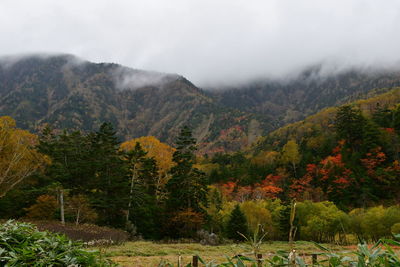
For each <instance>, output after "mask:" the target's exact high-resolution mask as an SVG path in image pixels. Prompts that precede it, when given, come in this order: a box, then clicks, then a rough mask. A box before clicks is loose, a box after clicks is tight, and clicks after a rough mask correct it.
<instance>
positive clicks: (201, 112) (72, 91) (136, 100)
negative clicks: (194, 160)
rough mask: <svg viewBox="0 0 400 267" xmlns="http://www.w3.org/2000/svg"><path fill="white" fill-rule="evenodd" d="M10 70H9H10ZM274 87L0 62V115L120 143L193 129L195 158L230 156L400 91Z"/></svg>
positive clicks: (65, 62)
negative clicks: (107, 130)
mask: <svg viewBox="0 0 400 267" xmlns="http://www.w3.org/2000/svg"><path fill="white" fill-rule="evenodd" d="M11 63H12V64H11ZM302 75H303V77H302V76H299V78H294V79H292V80H289V81H286V82H284V83H280V82H277V81H261V82H257V83H254V82H253V83H249V84H247V85H246V86H242V87H240V88H235V89H228V90H224V91H220V90H215V91H206V90H203V89H201V88H199V87H197V86H195V85H194V84H193V83H191V82H190V81H189V80H187V79H186V78H184V77H183V76H180V75H177V74H166V73H159V72H148V71H143V70H136V69H131V68H127V67H124V66H121V65H118V64H115V63H92V62H89V61H85V60H81V59H79V58H76V57H75V56H73V55H58V56H54V55H52V56H28V57H21V58H18V60H14V62H12V61H11V60H10V58H9V59H8V62H7V61H5V60H4V59H3V61H2V60H0V115H10V116H12V117H14V118H15V119H16V121H17V123H18V125H19V126H20V127H22V128H25V129H29V130H32V131H36V132H37V131H38V130H39V129H40V127H41V126H42V125H43V124H46V123H48V124H51V125H53V127H55V128H67V129H80V130H83V131H92V130H96V129H97V128H98V127H99V126H100V124H101V123H102V122H104V121H108V122H111V123H113V124H114V125H115V127H116V129H117V131H118V134H119V136H120V138H121V139H123V140H127V139H130V138H135V137H140V136H145V135H154V136H155V137H157V138H159V139H160V140H161V141H164V142H167V143H169V144H172V143H173V140H174V137H175V136H176V134H177V133H178V129H179V127H181V126H183V125H185V124H187V125H189V126H191V127H192V128H193V132H194V135H195V137H196V138H197V139H198V141H199V144H200V148H201V149H200V152H201V153H206V152H207V153H214V152H219V151H220V152H229V151H236V150H239V149H241V148H243V147H247V146H249V145H251V143H253V142H254V141H256V140H257V139H258V138H259V137H260V136H263V135H266V134H267V133H269V132H271V131H272V130H275V129H277V128H279V127H281V126H284V125H285V124H287V123H291V122H294V121H298V120H301V119H303V118H305V117H306V116H308V115H311V114H314V113H316V112H317V111H319V110H321V109H323V108H326V107H329V106H334V105H338V104H342V103H343V102H346V101H349V100H351V99H353V98H355V99H357V98H358V97H360V96H361V95H362V94H365V93H367V92H369V91H370V90H372V89H374V88H383V87H385V88H389V89H390V88H391V87H395V86H400V72H396V71H393V72H384V73H374V74H369V73H362V72H357V71H350V72H344V73H343V74H340V75H335V76H328V77H327V78H324V79H323V80H316V79H315V80H312V79H310V77H312V76H313V75H314V76H316V74H315V73H312V72H310V73H307V72H306V71H305V72H303V74H302Z"/></svg>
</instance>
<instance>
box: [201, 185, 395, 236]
mask: <svg viewBox="0 0 400 267" xmlns="http://www.w3.org/2000/svg"><path fill="white" fill-rule="evenodd" d="M213 190H215V188H212V189H211V192H213ZM214 194H215V192H214ZM211 196H212V194H211ZM213 199H214V200H213ZM223 199H225V198H223ZM211 200H212V201H211V202H210V207H209V208H208V209H207V214H208V216H209V225H208V227H210V228H211V229H212V230H213V231H214V232H216V233H218V234H219V236H223V237H226V238H229V239H233V240H239V241H240V240H244V237H243V236H242V235H238V232H239V233H242V234H243V235H245V236H253V235H254V234H255V233H256V232H257V233H258V236H259V237H260V236H262V235H263V234H264V233H265V234H266V239H268V240H288V235H289V214H290V212H291V206H290V205H285V204H284V203H283V202H282V201H281V200H279V199H275V200H272V199H264V200H246V201H243V202H238V201H234V200H230V201H229V200H227V199H225V200H223V201H221V202H218V201H215V195H214V197H212V199H211ZM295 215H296V216H295V220H294V226H295V227H296V229H297V230H296V236H295V239H297V240H311V241H315V242H322V243H341V244H348V243H356V242H364V241H367V242H370V241H374V242H376V241H378V240H379V239H380V238H383V237H389V238H390V237H392V236H393V234H398V233H400V206H399V205H394V206H390V207H386V208H385V207H383V206H376V207H370V208H365V209H364V208H356V209H353V210H351V211H350V212H347V213H346V212H344V211H342V210H340V209H339V208H338V207H337V206H336V205H335V204H334V203H332V202H329V201H322V202H312V201H308V200H307V201H304V202H298V203H297V205H296V208H295Z"/></svg>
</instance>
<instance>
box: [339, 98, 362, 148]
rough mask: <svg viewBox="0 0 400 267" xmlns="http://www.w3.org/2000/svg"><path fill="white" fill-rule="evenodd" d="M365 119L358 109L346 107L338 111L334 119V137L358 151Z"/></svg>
mask: <svg viewBox="0 0 400 267" xmlns="http://www.w3.org/2000/svg"><path fill="white" fill-rule="evenodd" d="M364 123H365V118H364V117H363V115H362V114H361V111H360V110H359V109H356V108H354V107H352V106H349V105H346V106H342V107H340V108H339V109H338V111H337V113H336V118H335V128H336V137H337V139H338V140H345V141H346V145H347V146H349V147H351V148H352V149H353V150H354V151H359V149H360V146H361V143H362V139H363V129H364V127H363V126H364Z"/></svg>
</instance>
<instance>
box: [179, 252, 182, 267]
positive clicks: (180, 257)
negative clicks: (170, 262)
mask: <svg viewBox="0 0 400 267" xmlns="http://www.w3.org/2000/svg"><path fill="white" fill-rule="evenodd" d="M178 267H182V256H181V255H180V254H179V256H178Z"/></svg>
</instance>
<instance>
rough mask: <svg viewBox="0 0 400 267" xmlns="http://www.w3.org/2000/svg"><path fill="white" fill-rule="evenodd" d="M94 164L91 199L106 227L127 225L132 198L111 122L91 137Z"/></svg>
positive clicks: (125, 168)
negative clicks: (129, 201) (128, 208)
mask: <svg viewBox="0 0 400 267" xmlns="http://www.w3.org/2000/svg"><path fill="white" fill-rule="evenodd" d="M89 139H90V142H91V151H90V153H91V154H92V156H93V158H92V164H93V169H94V174H93V177H92V178H91V184H90V186H91V188H92V189H91V190H90V193H89V194H90V200H91V203H92V205H93V207H94V208H95V209H96V212H97V213H98V215H99V220H98V222H99V223H100V224H104V225H112V226H123V225H125V216H124V213H125V211H126V208H127V205H126V203H127V199H128V195H129V182H128V179H127V177H128V170H127V165H126V162H125V161H124V160H123V153H122V151H121V150H120V149H119V145H120V143H119V141H118V139H117V137H116V136H115V131H114V128H113V126H112V125H111V124H110V123H103V124H102V125H101V126H100V129H99V131H97V132H96V133H94V134H91V135H89Z"/></svg>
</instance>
